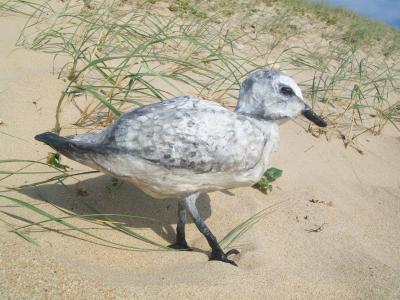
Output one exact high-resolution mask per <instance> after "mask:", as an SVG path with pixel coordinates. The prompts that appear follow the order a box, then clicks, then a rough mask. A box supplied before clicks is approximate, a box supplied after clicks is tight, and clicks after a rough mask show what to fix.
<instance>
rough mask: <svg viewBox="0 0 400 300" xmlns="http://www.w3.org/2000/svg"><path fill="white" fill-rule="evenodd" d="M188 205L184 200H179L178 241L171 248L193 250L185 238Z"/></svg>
mask: <svg viewBox="0 0 400 300" xmlns="http://www.w3.org/2000/svg"><path fill="white" fill-rule="evenodd" d="M185 223H186V207H185V204H184V203H183V200H179V202H178V223H177V225H176V242H175V243H174V244H172V245H170V246H169V247H170V248H174V249H182V250H191V249H190V247H189V246H188V244H187V242H186V238H185Z"/></svg>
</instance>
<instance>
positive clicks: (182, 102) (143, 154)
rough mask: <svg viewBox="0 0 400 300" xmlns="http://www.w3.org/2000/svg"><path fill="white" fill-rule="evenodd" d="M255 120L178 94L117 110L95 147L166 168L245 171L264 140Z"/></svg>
mask: <svg viewBox="0 0 400 300" xmlns="http://www.w3.org/2000/svg"><path fill="white" fill-rule="evenodd" d="M259 122H260V121H257V120H256V119H253V118H249V117H246V116H243V115H238V114H236V113H233V112H231V111H229V110H227V109H225V108H223V107H222V106H220V105H218V104H216V103H214V102H211V101H205V100H199V99H197V98H192V97H178V98H175V99H172V100H166V101H162V102H159V103H155V104H151V105H147V106H144V107H142V108H139V109H136V110H132V111H130V112H127V113H125V114H123V115H122V116H121V117H120V118H119V119H118V120H117V121H116V123H114V124H113V125H112V126H111V127H109V128H108V129H106V130H105V131H104V133H103V134H102V137H101V140H102V141H101V142H100V144H101V145H99V146H100V147H101V148H103V149H104V150H105V151H111V152H112V153H116V152H119V153H124V154H126V153H127V154H129V155H132V156H134V157H138V158H141V159H144V160H147V161H149V162H152V163H154V164H159V165H162V166H163V167H165V168H168V169H172V168H185V169H191V170H193V172H195V173H204V172H220V171H225V172H226V171H238V170H247V169H251V168H253V167H254V165H255V164H256V163H257V162H258V161H259V160H260V158H261V155H262V152H263V148H264V145H265V143H266V139H267V137H266V136H264V132H263V129H262V127H261V126H260V124H259ZM255 128H256V130H255ZM97 139H99V138H98V137H97Z"/></svg>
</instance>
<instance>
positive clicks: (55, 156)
mask: <svg viewBox="0 0 400 300" xmlns="http://www.w3.org/2000/svg"><path fill="white" fill-rule="evenodd" d="M47 163H48V164H49V165H50V166H53V167H55V168H59V169H63V170H64V171H65V170H66V169H67V168H68V166H66V165H63V164H62V163H61V156H60V153H54V152H49V153H48V154H47Z"/></svg>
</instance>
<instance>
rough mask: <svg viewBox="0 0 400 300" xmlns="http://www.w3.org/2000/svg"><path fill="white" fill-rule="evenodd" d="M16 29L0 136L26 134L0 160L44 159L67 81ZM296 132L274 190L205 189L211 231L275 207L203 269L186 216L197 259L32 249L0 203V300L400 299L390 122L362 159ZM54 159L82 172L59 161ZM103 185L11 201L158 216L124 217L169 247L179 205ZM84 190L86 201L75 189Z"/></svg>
mask: <svg viewBox="0 0 400 300" xmlns="http://www.w3.org/2000/svg"><path fill="white" fill-rule="evenodd" d="M22 24H23V22H22V21H21V20H18V19H17V18H12V19H9V18H3V19H1V20H0V28H1V36H2V38H1V40H2V42H1V43H0V58H1V59H0V68H1V70H2V72H1V73H0V119H1V120H2V121H3V122H4V123H5V125H2V126H0V130H1V131H2V132H5V133H7V134H9V135H14V136H18V137H19V138H21V139H23V140H20V139H16V138H14V137H10V136H7V135H4V134H0V149H1V151H0V159H9V158H20V159H21V158H24V159H33V160H36V159H40V158H43V157H44V156H46V154H47V152H48V151H49V148H48V147H46V146H45V145H42V144H40V143H38V142H35V141H34V140H33V136H34V135H35V134H37V133H40V132H43V131H47V130H49V129H51V127H52V126H53V125H54V124H53V115H54V111H55V106H56V101H57V98H58V96H59V93H60V91H61V89H62V88H63V87H64V84H63V82H62V81H61V80H58V79H56V76H55V75H53V74H52V73H51V72H52V57H51V56H48V55H45V54H42V53H37V52H32V51H28V50H16V51H14V52H12V50H13V49H14V48H13V45H14V42H15V39H16V37H17V35H18V33H19V30H20V28H21V25H22ZM34 102H35V103H36V104H35V103H34ZM304 124H306V123H305V122H304V121H302V120H298V121H296V123H295V122H293V121H289V122H287V123H285V124H283V125H282V126H281V142H280V146H279V149H278V152H276V153H274V155H273V158H272V162H271V165H272V166H275V167H278V168H281V169H283V170H284V176H283V177H282V178H281V179H279V181H278V182H277V184H276V185H275V188H274V191H273V193H272V194H270V195H268V196H265V195H263V194H262V193H260V192H258V191H257V190H255V189H252V188H240V189H234V190H231V191H229V192H227V193H222V192H215V193H210V194H209V195H203V196H202V198H201V201H200V202H199V203H198V207H199V209H200V212H201V214H202V215H203V216H204V217H205V218H206V222H207V224H208V225H209V226H210V228H211V229H212V230H213V231H214V233H215V234H216V236H217V237H222V236H224V235H225V234H226V233H228V232H229V231H230V230H231V229H232V228H233V227H234V226H236V225H237V224H239V223H240V222H242V221H244V220H245V219H246V218H248V217H250V216H251V215H253V214H254V213H256V212H257V211H259V210H261V209H263V208H265V207H267V206H271V205H274V204H278V206H277V208H276V209H271V213H270V214H268V215H267V216H266V217H265V218H264V219H263V220H261V221H260V222H259V223H258V224H257V225H255V226H254V227H253V228H252V229H251V230H250V231H249V232H248V233H247V234H246V235H244V236H243V237H241V238H240V239H239V240H237V241H236V242H235V246H237V247H238V248H239V249H240V250H241V254H240V255H238V256H236V257H234V260H235V261H236V262H237V263H238V265H239V267H238V268H235V267H232V266H231V265H228V264H224V263H220V262H209V261H208V258H207V256H208V251H209V247H208V245H207V244H206V241H205V239H204V238H203V237H202V236H201V234H200V233H199V232H198V231H197V229H196V228H195V226H194V224H193V223H192V222H189V225H188V226H187V237H188V242H189V244H190V245H191V246H193V248H194V249H195V250H196V251H193V252H179V253H178V252H168V253H167V252H133V251H126V250H119V249H113V248H110V247H105V246H100V245H96V244H93V243H90V242H88V241H83V240H79V239H77V238H74V237H72V236H75V237H80V236H79V235H77V234H74V233H73V232H68V231H61V232H56V231H54V230H53V231H51V230H40V231H37V232H33V233H31V234H30V236H31V237H32V238H34V239H35V240H36V241H37V242H38V243H39V244H40V247H33V246H31V245H30V244H29V243H27V242H26V241H24V240H22V239H21V238H19V237H17V236H16V235H15V234H12V233H9V232H8V230H10V228H11V227H10V224H11V225H12V224H25V223H24V222H22V221H21V222H19V221H18V220H17V219H16V218H15V217H13V216H18V217H19V218H27V219H29V220H32V219H33V220H37V217H36V216H32V214H30V213H29V212H27V211H26V210H24V209H21V208H18V207H16V206H14V205H13V204H12V203H11V202H8V201H6V200H3V199H2V200H1V202H0V203H1V208H0V210H1V211H2V212H3V213H2V215H1V222H0V230H1V231H0V295H1V297H2V298H7V297H8V298H26V299H32V298H41V299H42V298H49V299H52V298H69V299H75V298H76V299H83V298H110V299H112V298H132V299H134V298H138V299H143V298H146V299H156V298H158V299H159V298H165V299H173V298H184V297H185V298H190V299H205V298H221V299H222V298H228V297H229V298H232V299H239V298H241V299H243V298H259V299H265V298H272V299H277V298H279V299H297V298H299V299H396V298H397V299H398V298H400V233H399V228H400V218H399V216H400V176H399V175H400V157H399V155H398V154H399V149H400V139H399V134H398V132H396V131H395V130H393V129H391V128H388V129H387V130H386V131H385V132H384V133H383V134H382V135H381V136H378V137H373V136H363V137H361V139H360V143H361V144H362V145H363V149H364V151H365V153H364V155H360V154H358V153H357V152H356V151H354V150H351V149H350V150H346V149H344V147H343V144H342V142H341V141H340V140H339V139H337V138H336V137H334V138H332V139H331V140H330V141H327V140H326V139H325V138H315V137H313V136H311V135H310V134H308V133H306V132H305V130H304V129H303V127H302V126H304ZM63 162H64V163H66V164H67V165H70V166H72V167H74V168H76V169H85V168H84V167H82V166H79V165H78V164H76V163H74V162H71V161H69V160H67V159H64V160H63ZM36 177H37V178H38V179H40V178H41V177H40V176H36ZM19 178H20V177H17V176H15V177H12V178H11V179H10V180H8V181H7V184H8V185H12V184H21V180H20V179H19ZM110 182H111V180H110V178H109V177H107V176H104V175H100V174H94V175H92V176H90V177H84V178H82V181H81V182H80V183H77V182H76V181H73V180H71V181H67V182H66V183H67V184H68V187H69V192H68V190H66V189H65V188H64V187H62V186H61V185H57V184H45V185H43V186H41V187H40V189H25V190H23V191H20V192H12V193H9V195H13V196H15V197H18V198H21V199H24V200H27V201H30V202H31V203H35V204H38V203H40V204H41V205H40V207H41V208H42V209H46V210H48V211H53V212H56V211H57V210H56V209H55V208H54V207H52V206H51V205H50V204H46V203H45V202H44V201H43V200H46V201H48V202H49V203H54V204H57V205H58V206H60V207H62V208H67V209H71V210H74V211H75V212H78V213H85V212H87V211H88V209H87V207H86V206H85V205H84V204H85V203H86V204H90V205H91V206H92V207H95V208H96V209H98V210H99V211H101V212H103V213H120V214H130V215H137V216H144V217H154V218H158V219H160V220H161V221H162V223H163V224H164V225H163V226H161V225H157V224H155V223H151V222H138V221H133V220H121V221H124V222H127V224H128V225H129V226H131V227H132V229H134V230H137V231H138V232H140V233H142V234H145V235H146V236H149V237H151V238H153V239H156V240H158V241H159V242H160V243H163V244H168V243H170V242H171V241H172V240H173V238H174V228H175V226H176V224H175V222H176V217H175V214H176V212H175V210H176V201H174V200H155V199H152V198H150V197H148V196H146V195H144V194H143V193H142V192H140V191H138V190H137V189H135V188H134V187H133V186H132V185H130V184H124V185H122V186H121V188H120V189H116V190H114V191H111V192H110V188H109V186H110ZM79 189H81V190H82V189H83V190H84V191H86V192H87V195H86V193H84V195H82V193H81V195H78V193H77V191H78V190H79ZM310 200H312V201H310ZM84 226H86V227H90V226H91V224H87V223H84ZM321 226H322V227H321ZM51 228H53V227H51ZM55 228H60V227H55ZM318 228H320V231H319V232H313V230H314V231H315V230H316V229H318ZM98 231H99V234H101V235H102V236H104V237H105V238H109V239H115V240H118V241H119V242H121V243H126V244H133V245H135V241H132V239H129V238H127V236H126V235H121V236H119V235H118V234H117V233H115V232H114V231H110V230H104V229H103V230H98ZM317 231H318V230H317ZM70 235H72V236H70ZM138 245H139V244H138Z"/></svg>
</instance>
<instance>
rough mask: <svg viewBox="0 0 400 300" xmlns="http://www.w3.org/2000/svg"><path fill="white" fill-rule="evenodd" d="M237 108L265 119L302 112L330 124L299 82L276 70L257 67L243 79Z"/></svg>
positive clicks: (287, 116) (323, 124) (318, 122)
mask: <svg viewBox="0 0 400 300" xmlns="http://www.w3.org/2000/svg"><path fill="white" fill-rule="evenodd" d="M236 111H237V112H238V113H243V114H246V115H250V116H254V117H259V118H262V119H265V120H280V119H283V118H294V117H297V116H298V115H300V114H303V116H305V117H306V118H307V119H309V120H310V121H312V122H314V123H315V124H316V125H318V126H320V127H325V126H326V125H327V124H326V122H325V121H324V120H323V119H322V118H321V117H319V116H318V115H317V114H316V113H315V112H314V111H313V110H312V109H311V107H310V105H309V104H307V103H306V102H305V100H304V99H303V95H302V93H301V90H300V88H299V86H298V85H297V84H296V82H295V81H294V80H293V79H292V78H291V77H289V76H287V75H286V74H284V73H282V72H280V71H276V70H259V71H256V72H254V73H252V74H251V75H250V76H249V77H248V78H247V79H246V80H245V81H244V82H243V84H242V86H241V88H240V92H239V101H238V103H237V106H236Z"/></svg>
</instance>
